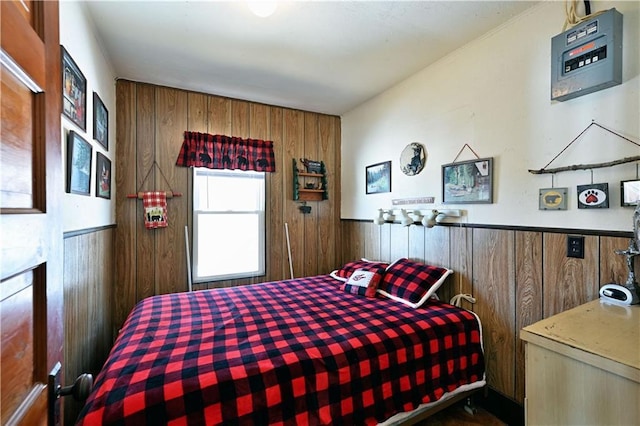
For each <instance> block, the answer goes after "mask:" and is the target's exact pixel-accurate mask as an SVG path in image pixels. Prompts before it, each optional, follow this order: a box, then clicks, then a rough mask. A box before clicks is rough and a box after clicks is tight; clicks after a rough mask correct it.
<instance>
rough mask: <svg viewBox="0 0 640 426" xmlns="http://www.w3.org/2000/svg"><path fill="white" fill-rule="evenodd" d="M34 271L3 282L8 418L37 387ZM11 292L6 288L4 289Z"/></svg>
mask: <svg viewBox="0 0 640 426" xmlns="http://www.w3.org/2000/svg"><path fill="white" fill-rule="evenodd" d="M32 285H33V273H30V272H29V273H25V274H23V275H19V276H17V277H15V278H12V279H10V280H7V281H5V282H3V283H2V287H3V296H5V293H9V292H11V291H12V290H17V291H15V292H14V293H13V294H6V297H3V298H2V301H0V321H1V323H2V339H1V341H0V345H1V346H0V348H1V353H2V355H1V358H0V359H1V364H0V378H1V380H2V389H11V390H12V391H11V392H3V393H2V396H1V397H0V398H1V399H0V404H1V405H0V406H1V407H2V411H1V416H2V418H3V419H4V418H7V417H8V414H10V413H13V412H14V411H16V409H17V408H18V407H19V406H20V402H21V401H23V400H24V399H25V398H26V397H27V395H29V392H30V391H31V388H32V387H33V383H34V381H33V311H32V307H33V291H32V288H33V287H32ZM5 287H6V288H7V290H8V291H4V288H5Z"/></svg>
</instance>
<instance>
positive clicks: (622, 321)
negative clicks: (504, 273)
mask: <svg viewBox="0 0 640 426" xmlns="http://www.w3.org/2000/svg"><path fill="white" fill-rule="evenodd" d="M520 337H521V338H522V339H523V340H525V341H528V342H535V343H536V344H539V345H542V346H545V343H544V341H545V339H546V340H548V341H551V342H558V343H561V344H564V345H568V346H570V347H573V348H577V349H581V350H583V351H586V352H589V353H592V354H594V355H597V356H600V357H603V358H606V359H609V360H612V361H615V362H618V363H622V364H624V365H626V366H629V367H632V368H634V369H640V305H633V306H620V305H614V304H611V303H607V302H602V301H601V300H600V299H598V300H594V301H592V302H589V303H585V304H584V305H581V306H578V307H576V308H573V309H569V310H567V311H564V312H561V313H559V314H557V315H554V316H552V317H549V318H546V319H543V320H542V321H538V322H537V323H535V324H531V325H530V326H527V327H525V328H523V329H522V333H521V336H520ZM539 337H542V338H544V339H540V338H539Z"/></svg>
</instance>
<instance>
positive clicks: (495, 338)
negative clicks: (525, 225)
mask: <svg viewBox="0 0 640 426" xmlns="http://www.w3.org/2000/svg"><path fill="white" fill-rule="evenodd" d="M514 251H515V250H514V231H507V230H495V229H481V228H480V229H474V230H473V251H472V253H473V264H474V265H481V267H478V268H476V267H474V270H473V295H474V297H475V298H476V299H477V302H476V304H475V305H474V307H473V310H474V311H475V312H476V313H477V314H478V316H479V317H480V320H481V321H482V337H483V340H484V351H485V365H486V376H487V384H489V385H490V386H491V387H492V388H494V389H495V390H497V391H498V392H500V393H502V394H503V395H506V396H508V397H510V398H514V396H515V371H514V365H515V337H516V336H515V332H514V330H515V311H514V309H513V307H514V306H515V264H514Z"/></svg>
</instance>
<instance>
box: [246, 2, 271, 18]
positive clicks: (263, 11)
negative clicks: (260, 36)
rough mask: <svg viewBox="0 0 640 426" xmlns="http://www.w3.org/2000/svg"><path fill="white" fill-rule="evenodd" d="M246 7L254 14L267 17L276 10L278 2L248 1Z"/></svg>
mask: <svg viewBox="0 0 640 426" xmlns="http://www.w3.org/2000/svg"><path fill="white" fill-rule="evenodd" d="M247 7H248V8H249V10H250V11H251V12H252V13H253V14H254V15H256V16H259V17H261V18H267V17H269V16H271V15H273V13H274V12H275V11H276V9H277V8H278V3H277V2H275V1H249V2H247Z"/></svg>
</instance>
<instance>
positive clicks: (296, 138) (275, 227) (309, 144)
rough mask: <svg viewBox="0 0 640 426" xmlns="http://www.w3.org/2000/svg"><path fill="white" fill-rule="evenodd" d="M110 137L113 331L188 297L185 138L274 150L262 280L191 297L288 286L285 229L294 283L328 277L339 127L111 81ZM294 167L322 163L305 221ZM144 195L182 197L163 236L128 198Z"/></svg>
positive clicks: (335, 238)
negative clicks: (154, 302) (322, 188)
mask: <svg viewBox="0 0 640 426" xmlns="http://www.w3.org/2000/svg"><path fill="white" fill-rule="evenodd" d="M116 127H117V130H116V132H117V135H116V138H117V148H116V167H117V168H116V188H117V191H116V192H117V200H116V220H117V223H118V228H117V232H116V285H115V300H116V301H117V304H116V307H115V311H114V324H115V326H116V327H118V326H119V325H121V324H122V322H123V321H124V319H125V318H126V315H127V314H128V313H129V311H130V310H131V309H132V308H133V306H134V305H135V303H136V302H138V301H139V300H141V299H143V298H144V297H147V296H151V295H154V294H162V293H171V292H179V291H186V290H187V267H186V257H185V256H186V251H185V242H184V227H185V225H188V226H189V230H190V232H191V230H192V194H191V191H192V185H193V183H192V175H191V169H189V168H184V167H176V166H175V162H176V158H177V156H178V153H179V151H180V147H181V145H182V140H183V134H184V131H185V130H189V131H198V132H203V133H211V134H225V135H229V136H238V137H243V138H248V137H251V138H257V139H265V140H272V141H273V142H274V149H275V155H276V172H275V173H269V174H268V177H267V227H268V229H267V239H266V243H267V248H268V249H267V265H266V275H265V276H261V277H254V278H251V279H243V280H232V281H222V282H215V283H205V284H194V289H202V288H212V287H224V286H232V285H241V284H249V283H255V282H262V281H272V280H280V279H285V278H289V277H290V274H289V265H288V256H287V248H286V241H285V234H284V224H285V223H287V224H288V227H289V233H290V240H291V252H292V259H293V269H294V275H295V276H296V277H300V276H308V275H317V274H319V273H328V272H330V271H331V270H333V269H335V268H336V266H337V263H338V254H337V253H338V247H340V234H339V232H338V231H339V223H340V213H339V209H340V198H339V197H340V189H339V178H340V169H339V167H340V118H339V117H335V116H328V115H323V114H316V113H310V112H304V111H298V110H292V109H287V108H281V107H274V106H269V105H263V104H258V103H254V102H248V101H242V100H235V99H229V98H223V97H219V96H214V95H207V94H203V93H195V92H188V91H184V90H179V89H172V88H167V87H160V86H154V85H150V84H144V83H136V82H131V81H126V80H119V81H118V82H117V85H116ZM301 157H306V158H310V159H314V160H322V161H324V163H325V165H326V168H327V182H328V192H329V199H328V200H326V201H318V202H308V204H310V205H311V207H312V211H311V214H306V215H303V214H302V213H301V212H300V210H299V209H298V207H300V204H299V203H298V202H295V201H293V183H292V175H293V170H292V166H291V164H292V161H291V160H292V159H293V158H295V159H299V158H301ZM147 175H148V176H147ZM145 178H146V179H145ZM165 178H166V179H165ZM149 190H160V191H166V190H173V191H175V192H180V193H182V194H183V196H182V197H180V198H172V199H170V200H169V201H168V222H169V226H168V227H167V228H159V229H155V230H147V229H145V227H144V223H143V216H142V210H141V209H142V202H141V201H138V200H135V199H127V198H126V195H127V194H134V193H136V192H138V191H149ZM190 241H193V238H192V236H190ZM221 243H223V242H221Z"/></svg>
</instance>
